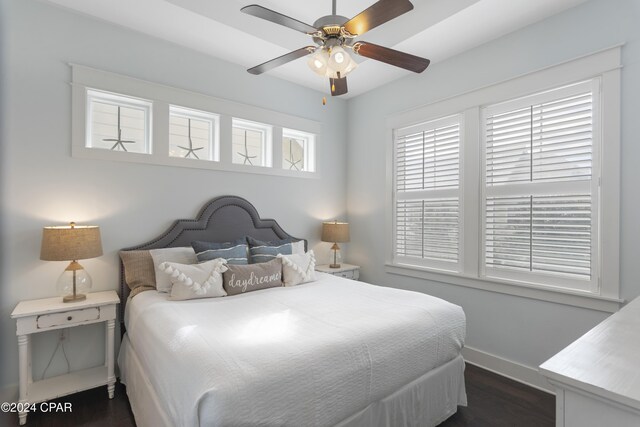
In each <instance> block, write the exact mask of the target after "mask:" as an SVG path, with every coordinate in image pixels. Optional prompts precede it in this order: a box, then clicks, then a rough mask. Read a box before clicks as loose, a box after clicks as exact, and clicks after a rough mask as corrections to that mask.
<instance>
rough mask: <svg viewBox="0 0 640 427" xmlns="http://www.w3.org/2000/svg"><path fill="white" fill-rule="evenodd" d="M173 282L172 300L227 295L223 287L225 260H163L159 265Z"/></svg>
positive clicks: (225, 268)
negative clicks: (196, 261)
mask: <svg viewBox="0 0 640 427" xmlns="http://www.w3.org/2000/svg"><path fill="white" fill-rule="evenodd" d="M159 268H160V270H161V271H162V272H163V273H165V275H166V276H167V277H169V280H170V281H171V283H172V284H173V286H172V287H171V298H170V299H172V300H185V299H195V298H215V297H223V296H225V295H227V293H226V292H225V290H224V289H223V287H222V273H223V272H224V271H226V270H227V267H226V265H225V260H224V259H222V258H218V259H213V260H211V261H206V262H203V263H200V264H179V263H177V262H163V263H162V264H160V266H159Z"/></svg>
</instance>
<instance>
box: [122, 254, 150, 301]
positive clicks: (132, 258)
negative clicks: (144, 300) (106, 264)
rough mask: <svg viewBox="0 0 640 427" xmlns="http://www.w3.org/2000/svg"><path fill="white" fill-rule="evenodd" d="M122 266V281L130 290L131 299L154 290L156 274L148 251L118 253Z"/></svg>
mask: <svg viewBox="0 0 640 427" xmlns="http://www.w3.org/2000/svg"><path fill="white" fill-rule="evenodd" d="M120 258H121V259H122V265H123V266H124V281H125V283H126V284H127V286H129V289H131V293H130V294H129V295H130V297H131V298H133V297H134V296H136V295H138V294H139V293H140V292H143V291H151V290H153V289H155V288H156V273H155V271H154V268H153V259H152V258H151V254H150V253H149V251H120Z"/></svg>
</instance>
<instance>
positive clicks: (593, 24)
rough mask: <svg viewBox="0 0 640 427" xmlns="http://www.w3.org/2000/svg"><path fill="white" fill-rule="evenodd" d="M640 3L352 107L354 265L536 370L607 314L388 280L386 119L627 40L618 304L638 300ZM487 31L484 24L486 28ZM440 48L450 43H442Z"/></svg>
mask: <svg viewBox="0 0 640 427" xmlns="http://www.w3.org/2000/svg"><path fill="white" fill-rule="evenodd" d="M639 22H640V2H638V1H637V0H593V1H590V2H587V3H584V4H582V5H580V6H578V7H576V8H574V9H570V10H568V11H566V12H564V13H562V14H560V15H556V16H554V17H551V18H550V19H547V20H545V21H543V22H540V23H537V24H534V25H532V26H529V27H527V28H525V29H522V30H520V31H518V32H515V33H512V34H509V35H508V36H505V37H503V38H501V39H498V40H495V41H493V42H490V43H487V44H485V45H483V46H480V47H478V48H476V49H473V50H471V51H469V52H466V53H464V54H461V55H459V56H456V57H454V58H451V59H449V60H447V61H444V62H441V63H437V64H434V65H432V66H431V67H430V68H429V69H427V71H426V72H425V73H424V74H422V75H417V76H410V77H407V78H404V79H402V80H399V81H397V82H395V83H392V84H389V85H385V86H383V87H381V88H379V89H377V90H375V91H372V92H369V93H367V94H364V95H362V96H359V97H357V98H355V99H353V100H350V101H349V106H348V110H349V129H348V134H349V148H348V153H349V154H348V159H349V161H348V167H347V170H348V177H347V182H348V203H347V209H348V212H349V221H350V223H351V227H352V228H351V229H352V236H351V241H352V243H351V247H350V262H353V263H355V264H360V265H362V266H363V269H362V274H361V277H362V278H363V279H364V280H366V281H370V282H373V283H377V284H383V285H389V286H396V287H399V288H404V289H412V290H416V291H421V292H425V293H429V294H433V295H436V296H439V297H441V298H444V299H446V300H449V301H452V302H454V303H457V304H460V305H461V306H462V307H463V308H464V310H465V313H466V315H467V319H468V328H467V344H468V345H469V346H471V347H474V348H476V349H478V350H481V351H484V352H487V353H490V354H493V355H496V356H499V357H501V358H504V359H508V360H511V361H514V362H517V363H520V364H523V365H527V366H530V367H536V366H537V365H539V364H540V363H541V362H543V361H544V360H546V359H547V358H548V357H550V356H552V355H553V354H554V353H556V352H557V351H558V350H560V349H561V348H563V347H564V346H566V345H567V344H569V343H570V342H571V341H572V340H574V339H576V338H577V337H578V336H580V335H581V334H583V333H584V332H586V331H587V330H588V329H590V328H591V327H593V326H594V325H595V324H596V323H598V322H599V321H601V320H603V319H604V318H605V317H606V314H605V313H601V312H596V311H591V310H586V309H581V308H575V307H569V306H564V305H559V304H554V303H549V302H542V301H536V300H530V299H525V298H519V297H514V296H509V295H503V294H498V293H493V292H488V291H482V290H474V289H469V288H463V287H459V286H455V285H451V284H446V283H435V282H429V281H425V280H418V279H413V278H408V277H402V276H397V275H392V274H388V273H385V269H384V262H385V252H384V251H385V247H386V242H385V236H384V235H383V234H382V233H381V230H383V229H384V227H385V216H384V215H385V211H384V209H385V206H384V200H385V197H384V191H385V175H384V173H383V171H384V170H385V144H390V143H391V141H387V140H386V139H385V135H386V133H385V119H386V118H387V117H388V116H390V115H392V114H394V113H398V112H401V111H405V110H410V109H412V108H415V107H418V106H421V105H426V104H429V103H432V102H434V101H437V100H440V99H443V98H446V97H450V96H453V95H457V94H461V93H464V92H467V91H470V90H473V89H477V88H480V87H483V86H486V85H490V84H492V83H497V82H500V81H503V80H505V79H508V78H512V77H515V76H518V75H521V74H524V73H527V72H531V71H535V70H538V69H540V68H543V67H546V66H550V65H554V64H557V63H560V62H564V61H567V60H571V59H573V58H576V57H578V56H581V55H585V54H589V53H592V52H595V51H598V50H600V49H603V48H607V47H611V46H613V45H615V44H619V43H626V45H625V46H624V49H623V62H624V69H623V71H622V86H623V94H622V168H621V169H622V170H621V180H622V193H621V198H622V205H621V230H622V232H621V262H620V268H621V282H622V297H623V298H625V299H627V300H630V299H632V298H634V297H635V296H637V295H638V294H640V283H639V282H638V277H639V276H640V263H639V262H638V260H637V256H638V254H639V253H640V226H639V225H638V224H639V222H638V218H640V198H639V197H638V195H637V194H638V193H637V191H638V190H637V188H638V183H639V180H640V172H639V169H638V167H637V164H638V162H639V161H640V144H638V135H640V121H639V120H638V118H637V116H638V113H639V112H640V98H638V93H640V91H639V89H640V25H638V23H639ZM488 24H489V25H490V23H488ZM441 42H442V43H446V42H447V41H446V40H441Z"/></svg>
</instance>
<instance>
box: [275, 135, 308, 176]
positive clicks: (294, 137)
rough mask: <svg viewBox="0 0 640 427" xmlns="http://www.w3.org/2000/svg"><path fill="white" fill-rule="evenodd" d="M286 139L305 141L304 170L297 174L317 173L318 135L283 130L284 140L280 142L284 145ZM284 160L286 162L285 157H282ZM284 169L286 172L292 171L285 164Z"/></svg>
mask: <svg viewBox="0 0 640 427" xmlns="http://www.w3.org/2000/svg"><path fill="white" fill-rule="evenodd" d="M284 138H292V139H302V140H303V141H304V143H303V146H304V156H303V162H304V168H303V169H302V170H301V171H297V172H315V171H316V156H315V154H316V135H314V134H312V133H309V132H303V131H301V130H296V129H288V128H282V139H281V141H280V143H281V144H282V142H283V140H284ZM282 160H284V156H282ZM281 166H282V169H284V170H291V169H289V168H286V167H285V166H286V165H285V164H284V163H283V164H282V165H281Z"/></svg>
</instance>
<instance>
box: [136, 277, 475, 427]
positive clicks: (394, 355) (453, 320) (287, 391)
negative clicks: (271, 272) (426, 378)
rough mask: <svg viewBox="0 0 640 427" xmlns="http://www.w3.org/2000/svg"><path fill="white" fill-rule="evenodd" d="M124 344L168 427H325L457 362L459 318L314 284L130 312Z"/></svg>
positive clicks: (401, 300) (441, 304) (432, 305)
mask: <svg viewBox="0 0 640 427" xmlns="http://www.w3.org/2000/svg"><path fill="white" fill-rule="evenodd" d="M126 322H127V333H128V335H129V339H130V341H131V345H132V347H133V349H134V350H135V352H136V354H137V355H138V357H139V358H140V361H141V362H142V364H143V365H144V366H145V368H146V371H147V373H148V375H149V381H150V382H151V384H152V386H153V388H154V389H155V391H156V393H157V395H158V397H159V398H160V401H162V402H164V404H165V405H166V408H165V410H166V413H167V414H168V416H169V417H171V419H172V422H173V424H174V425H176V426H198V425H201V426H246V425H288V426H313V425H315V426H329V425H335V424H337V423H339V422H340V421H342V420H344V419H345V418H347V417H348V416H350V415H352V414H354V413H356V412H358V411H360V410H362V409H364V408H365V407H366V406H367V405H369V404H370V403H371V402H374V401H377V400H379V399H381V398H384V397H385V396H388V395H389V394H391V393H393V392H394V391H396V390H397V389H399V388H400V387H402V386H403V385H405V384H407V383H409V382H410V381H412V380H414V379H415V378H417V377H419V376H421V375H423V374H425V373H426V372H427V371H429V370H431V369H433V368H435V367H437V366H440V365H442V364H443V363H446V362H447V361H450V360H452V359H453V358H455V357H456V356H457V355H458V354H459V352H460V349H461V348H462V346H463V343H464V336H465V316H464V313H463V311H462V309H461V308H460V307H458V306H456V305H453V304H450V303H448V302H445V301H443V300H441V299H438V298H435V297H431V296H428V295H425V294H421V293H415V292H407V291H401V290H397V289H392V288H385V287H378V286H373V285H369V284H366V283H362V282H357V281H352V280H346V279H342V278H339V277H335V276H331V275H327V274H319V280H318V281H316V282H313V283H308V284H304V285H300V286H296V287H291V288H271V289H266V290H261V291H255V292H250V293H247V294H244V295H237V296H233V297H223V298H208V299H201V300H188V301H169V300H167V298H166V296H165V295H163V294H159V293H157V292H143V293H141V294H139V295H138V296H136V297H135V298H134V299H132V300H131V301H129V302H128V304H127V315H126Z"/></svg>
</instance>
